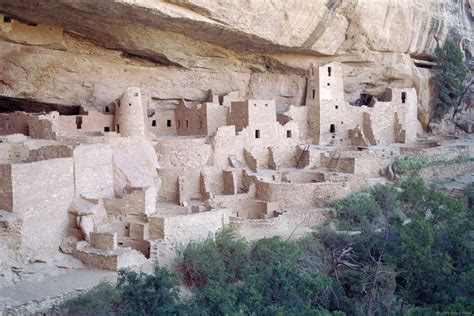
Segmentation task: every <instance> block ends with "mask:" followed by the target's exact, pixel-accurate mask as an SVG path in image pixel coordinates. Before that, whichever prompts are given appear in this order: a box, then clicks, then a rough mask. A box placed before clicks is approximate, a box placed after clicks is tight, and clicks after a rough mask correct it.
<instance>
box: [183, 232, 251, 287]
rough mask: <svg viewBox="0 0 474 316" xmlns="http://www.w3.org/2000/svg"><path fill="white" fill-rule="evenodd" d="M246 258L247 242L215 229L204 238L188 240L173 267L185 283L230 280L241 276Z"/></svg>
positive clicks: (199, 284)
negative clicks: (201, 239) (210, 234)
mask: <svg viewBox="0 0 474 316" xmlns="http://www.w3.org/2000/svg"><path fill="white" fill-rule="evenodd" d="M248 261H249V258H248V250H247V244H246V243H245V241H244V240H243V239H241V238H237V236H236V235H235V234H234V233H233V232H232V231H231V230H230V229H225V230H222V231H220V232H218V233H217V234H216V235H215V237H214V238H213V237H208V238H207V239H205V240H204V241H192V242H190V243H189V244H188V245H187V246H186V247H185V248H184V249H183V250H181V251H179V253H178V259H177V262H176V270H177V272H178V275H179V277H180V279H181V280H182V282H183V283H184V284H185V285H187V286H196V287H201V286H205V285H206V284H207V283H208V282H211V281H212V282H224V283H225V282H230V281H235V280H237V279H238V278H239V277H241V275H242V273H243V272H244V271H245V269H246V267H247V265H248V263H249V262H248Z"/></svg>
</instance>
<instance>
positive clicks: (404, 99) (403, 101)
mask: <svg viewBox="0 0 474 316" xmlns="http://www.w3.org/2000/svg"><path fill="white" fill-rule="evenodd" d="M406 101H407V93H406V92H402V103H406Z"/></svg>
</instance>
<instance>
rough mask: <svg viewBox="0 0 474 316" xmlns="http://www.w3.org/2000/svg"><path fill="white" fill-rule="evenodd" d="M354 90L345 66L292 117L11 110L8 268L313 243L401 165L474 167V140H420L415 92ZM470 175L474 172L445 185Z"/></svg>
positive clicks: (234, 103)
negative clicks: (222, 242) (342, 202)
mask: <svg viewBox="0 0 474 316" xmlns="http://www.w3.org/2000/svg"><path fill="white" fill-rule="evenodd" d="M329 68H331V71H329V72H328V69H329ZM318 74H319V75H318ZM328 74H330V75H328ZM328 83H329V85H328ZM328 87H330V88H328ZM342 89H343V87H342V71H341V65H339V64H334V63H332V64H328V65H323V66H321V67H319V68H316V67H311V69H310V70H309V72H308V93H309V96H307V104H306V106H301V107H295V106H290V107H289V108H288V109H287V110H285V111H283V112H279V113H277V111H276V104H275V101H274V100H238V98H237V96H236V94H235V93H230V94H229V95H227V96H224V97H219V96H215V95H213V94H212V93H210V94H209V96H208V97H207V98H206V100H205V102H204V103H203V104H202V105H197V106H189V105H187V104H186V103H185V102H184V101H182V102H181V103H180V105H179V106H178V107H177V108H176V109H174V110H170V109H166V110H165V109H161V110H160V109H154V111H153V113H152V114H150V115H147V113H150V112H149V111H147V109H145V108H144V105H143V104H146V102H144V100H143V98H144V97H143V96H142V95H141V93H140V90H139V89H138V88H130V89H128V90H127V91H125V93H124V95H123V96H121V97H119V98H118V99H117V101H116V102H114V104H111V105H110V106H109V107H106V108H104V110H103V112H96V111H92V110H85V109H81V111H80V113H79V114H77V115H69V116H68V115H60V114H59V113H58V112H51V113H23V112H15V113H6V114H0V135H3V136H0V269H2V270H5V271H6V270H9V269H10V268H11V267H12V266H18V265H28V264H29V263H31V262H37V261H41V262H48V261H49V260H50V258H52V257H54V255H55V253H57V252H58V251H61V252H63V253H66V254H70V255H72V256H74V257H76V258H78V259H80V260H81V261H82V262H84V263H85V264H86V265H88V266H91V267H95V268H101V269H109V270H117V269H119V268H121V267H127V266H136V265H138V266H140V265H142V264H143V263H145V262H147V261H149V260H150V261H153V262H157V263H160V264H170V263H171V262H172V261H171V260H172V259H173V256H174V254H175V251H176V249H178V248H179V247H181V246H183V245H185V244H186V243H187V242H189V241H191V240H197V239H202V238H205V237H207V236H208V235H209V234H213V233H215V232H217V231H218V230H220V229H222V228H224V227H227V226H228V227H231V228H232V229H233V230H234V231H235V232H236V233H238V234H239V235H241V236H243V237H245V238H247V239H248V240H255V239H259V238H263V237H269V236H285V237H288V238H290V237H296V236H301V235H304V234H306V233H308V232H310V231H311V229H312V228H313V227H315V226H317V225H320V224H321V223H323V222H324V221H325V219H326V218H327V216H328V214H327V212H326V210H325V209H324V207H325V202H327V201H328V200H332V199H336V198H340V197H344V196H346V195H348V194H350V193H351V192H355V191H358V190H361V189H363V188H365V187H368V186H370V185H374V184H376V183H381V182H385V181H387V178H386V177H385V176H387V166H390V165H391V164H392V163H393V161H394V160H395V159H396V158H398V157H402V156H416V157H424V158H426V159H431V160H449V159H451V160H452V159H456V158H459V157H468V158H469V157H470V159H471V158H472V157H473V151H474V143H473V142H472V140H471V139H469V138H467V139H452V140H442V139H441V140H433V139H431V138H423V137H419V138H417V135H416V133H417V131H416V126H417V120H416V94H414V93H415V92H414V90H411V89H401V90H393V91H392V92H391V93H390V97H391V99H390V98H388V100H385V101H383V102H380V103H377V101H376V100H373V102H372V103H371V104H369V105H362V106H358V107H357V108H354V109H352V108H348V107H351V106H352V105H349V104H348V103H344V100H343V90H342ZM413 102H415V103H413ZM413 106H414V107H415V111H414V112H413ZM329 107H332V109H331V111H332V112H331V111H329ZM343 107H346V108H347V109H346V110H344V111H342V110H343ZM336 110H341V111H336ZM334 111H336V112H334ZM329 112H331V113H332V114H330V116H324V115H326V114H327V113H329ZM333 112H334V113H333ZM382 112H383V115H382V116H380V117H378V115H379V113H382ZM318 113H319V114H318ZM323 113H326V114H324V115H323ZM318 117H319V120H317V119H318ZM333 121H334V122H336V123H337V122H339V123H341V122H343V123H341V124H340V125H344V128H342V127H341V126H339V125H338V126H337V127H336V126H335V127H334V128H332V127H331V126H332V125H336V123H332V122H333ZM326 130H327V131H326ZM469 161H470V160H469ZM456 170H458V171H459V172H463V173H466V172H467V173H469V172H470V173H473V172H474V166H473V164H466V166H464V165H463V168H452V171H453V175H448V174H445V175H444V176H454V175H455V174H454V173H456V172H457V171H456ZM0 278H3V279H2V281H4V282H5V284H7V283H8V282H11V281H12V280H13V279H12V278H11V277H9V274H6V273H5V274H3V276H2V277H0Z"/></svg>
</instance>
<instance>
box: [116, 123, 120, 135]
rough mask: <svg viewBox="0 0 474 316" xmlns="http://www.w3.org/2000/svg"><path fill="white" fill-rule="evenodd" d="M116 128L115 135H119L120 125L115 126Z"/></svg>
mask: <svg viewBox="0 0 474 316" xmlns="http://www.w3.org/2000/svg"><path fill="white" fill-rule="evenodd" d="M116 127H117V128H116V129H117V133H120V125H118V124H117V125H116Z"/></svg>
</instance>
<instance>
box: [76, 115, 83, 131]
mask: <svg viewBox="0 0 474 316" xmlns="http://www.w3.org/2000/svg"><path fill="white" fill-rule="evenodd" d="M76 128H77V129H82V116H76Z"/></svg>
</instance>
